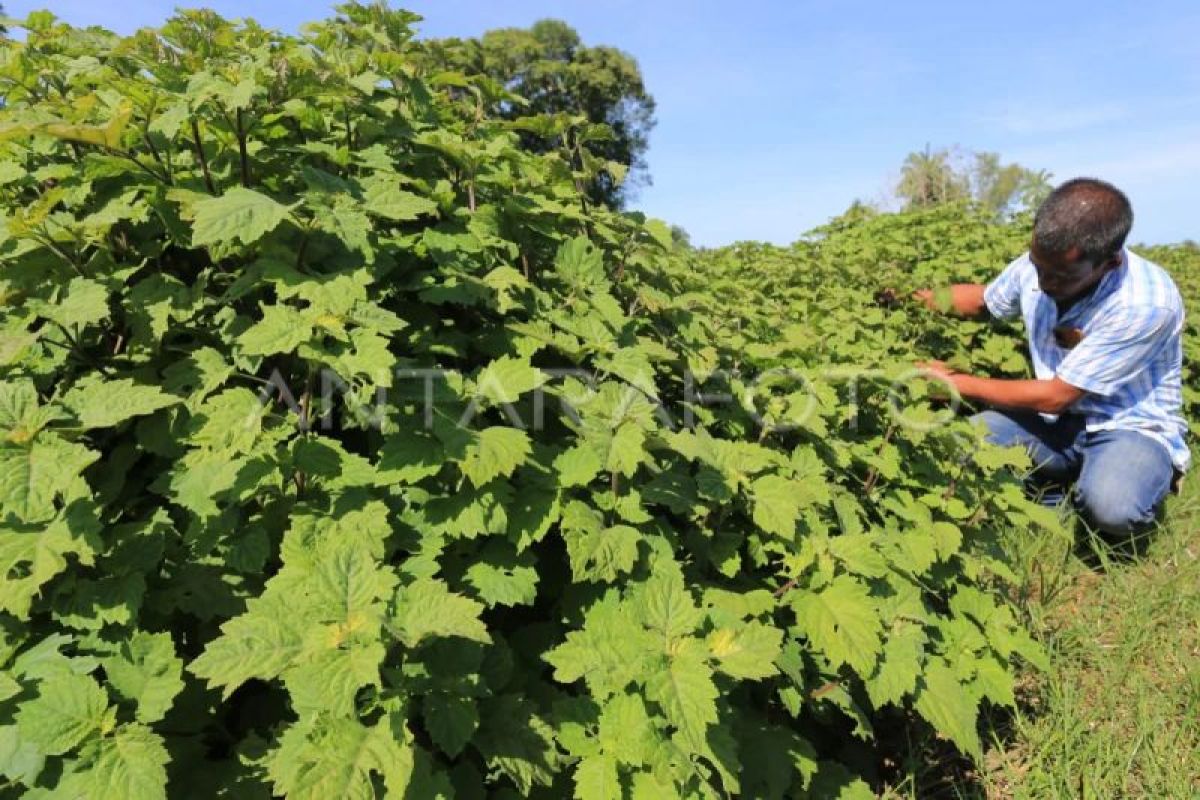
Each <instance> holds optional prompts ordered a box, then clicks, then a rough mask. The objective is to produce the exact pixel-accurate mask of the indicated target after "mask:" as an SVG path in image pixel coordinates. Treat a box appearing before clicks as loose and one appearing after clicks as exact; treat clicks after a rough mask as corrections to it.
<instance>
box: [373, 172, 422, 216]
mask: <svg viewBox="0 0 1200 800" xmlns="http://www.w3.org/2000/svg"><path fill="white" fill-rule="evenodd" d="M363 210H365V211H366V212H367V213H368V214H374V215H375V216H377V217H383V218H384V219H390V220H392V221H394V222H408V221H411V220H414V219H417V218H419V217H422V216H426V215H429V214H436V213H437V210H438V206H437V203H435V202H433V201H432V200H428V199H426V198H424V197H421V196H420V195H416V194H413V193H412V192H406V191H405V190H403V189H401V188H400V187H399V185H398V184H397V183H395V182H394V181H392V180H389V179H386V178H378V179H376V180H374V181H372V182H371V183H370V185H369V186H368V187H367V191H366V194H365V195H364V197H363Z"/></svg>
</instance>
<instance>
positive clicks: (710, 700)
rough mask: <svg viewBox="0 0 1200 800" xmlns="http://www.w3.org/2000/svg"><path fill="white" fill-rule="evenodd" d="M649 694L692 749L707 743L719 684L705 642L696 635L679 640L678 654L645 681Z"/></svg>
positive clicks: (715, 719)
mask: <svg viewBox="0 0 1200 800" xmlns="http://www.w3.org/2000/svg"><path fill="white" fill-rule="evenodd" d="M646 696H647V697H649V698H650V699H651V700H653V701H654V702H656V703H658V704H659V705H660V706H662V709H663V711H664V712H665V713H666V715H667V719H668V720H670V722H671V724H672V725H674V726H675V728H676V729H677V730H678V731H679V734H680V736H681V737H682V738H683V740H684V741H685V742H687V744H688V745H689V746H690V747H691V748H692V749H693V750H701V749H703V748H705V747H707V745H706V742H705V739H706V734H707V731H708V727H709V726H710V725H714V724H716V722H717V687H716V685H715V684H714V683H713V680H712V669H711V668H710V667H709V666H708V664H707V663H706V659H705V649H704V647H703V645H701V644H700V643H699V642H698V641H697V640H695V639H685V640H683V641H682V642H680V647H679V648H677V650H676V652H675V654H674V655H673V656H672V657H671V658H669V659H666V660H665V661H664V662H663V664H662V666H661V667H660V668H659V669H658V670H656V671H655V672H654V673H653V674H651V675H650V677H649V679H648V680H647V681H646Z"/></svg>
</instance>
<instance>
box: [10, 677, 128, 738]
mask: <svg viewBox="0 0 1200 800" xmlns="http://www.w3.org/2000/svg"><path fill="white" fill-rule="evenodd" d="M107 710H108V696H107V695H105V693H104V690H103V689H101V688H100V687H99V686H97V685H96V682H95V681H94V680H92V679H91V678H90V677H88V676H87V675H75V674H72V673H65V672H64V673H60V674H57V675H54V676H52V677H49V678H46V679H44V680H43V681H42V682H41V684H40V685H39V686H38V694H37V696H36V697H34V698H33V699H32V700H27V701H26V702H24V703H22V704H21V705H20V707H19V709H18V710H17V725H18V726H19V727H20V730H21V738H23V739H25V740H27V741H29V742H32V743H33V744H35V745H37V747H38V748H39V749H40V750H41V751H42V752H43V753H45V754H46V755H50V756H57V755H62V754H63V753H65V752H67V751H68V750H71V749H72V748H75V747H77V746H79V745H80V744H81V743H82V742H83V741H84V740H85V739H87V738H88V737H89V736H92V735H93V734H95V733H97V732H99V730H100V728H101V726H102V725H103V724H104V719H105V712H106V711H107Z"/></svg>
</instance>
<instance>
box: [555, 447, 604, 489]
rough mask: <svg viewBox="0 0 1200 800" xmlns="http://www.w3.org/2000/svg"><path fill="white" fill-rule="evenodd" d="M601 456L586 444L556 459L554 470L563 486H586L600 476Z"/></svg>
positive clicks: (571, 449)
mask: <svg viewBox="0 0 1200 800" xmlns="http://www.w3.org/2000/svg"><path fill="white" fill-rule="evenodd" d="M602 466H603V465H602V464H601V462H600V455H599V454H598V453H597V452H596V451H595V450H594V449H593V448H591V447H588V446H587V445H586V444H578V445H575V446H574V447H571V448H568V449H567V450H564V451H563V452H561V453H559V454H558V455H557V456H556V457H555V458H554V469H555V470H557V471H558V481H559V483H560V484H561V485H563V486H586V485H587V484H589V483H591V481H592V479H593V478H595V477H596V476H597V475H599V474H600V468H601V467H602Z"/></svg>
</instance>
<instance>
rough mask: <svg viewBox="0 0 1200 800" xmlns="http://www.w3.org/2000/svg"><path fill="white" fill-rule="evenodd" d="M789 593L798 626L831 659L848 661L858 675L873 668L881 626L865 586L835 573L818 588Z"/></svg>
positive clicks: (877, 652) (838, 661) (867, 672)
mask: <svg viewBox="0 0 1200 800" xmlns="http://www.w3.org/2000/svg"><path fill="white" fill-rule="evenodd" d="M790 596H791V598H792V601H791V602H792V607H793V608H794V609H795V611H796V622H797V624H798V625H799V626H800V629H801V630H802V631H803V632H804V635H805V636H807V637H808V639H809V641H810V642H812V644H813V645H814V646H815V647H817V648H818V649H820V650H821V651H823V652H824V653H825V655H826V656H827V657H828V658H829V660H830V661H831V662H833V663H834V664H849V665H850V666H851V667H853V668H854V670H855V671H857V672H858V673H859V674H860V675H870V674H871V673H872V672H873V671H874V667H875V660H876V658H877V657H878V655H879V652H880V646H881V645H880V638H879V637H880V633H881V629H882V625H881V623H880V619H879V613H878V611H876V609H875V606H874V604H873V603H872V602H871V597H870V594H869V592H868V591H867V587H866V586H864V585H863V584H861V583H859V581H858V580H856V579H855V578H852V577H850V576H849V575H839V576H838V577H836V578H834V579H833V582H832V583H830V584H829V585H828V586H826V587H825V588H824V589H822V590H820V591H817V592H801V591H793V592H791V593H790Z"/></svg>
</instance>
